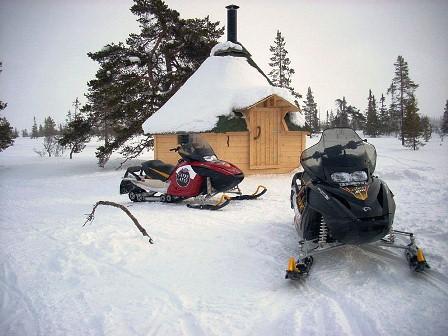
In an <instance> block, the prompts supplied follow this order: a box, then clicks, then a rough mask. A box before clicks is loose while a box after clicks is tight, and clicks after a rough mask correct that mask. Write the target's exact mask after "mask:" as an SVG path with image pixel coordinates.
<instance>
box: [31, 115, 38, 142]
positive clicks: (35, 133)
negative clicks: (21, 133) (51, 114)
mask: <svg viewBox="0 0 448 336" xmlns="http://www.w3.org/2000/svg"><path fill="white" fill-rule="evenodd" d="M33 120H34V121H33V126H32V127H31V139H35V138H37V137H39V129H38V128H37V123H36V117H34V119H33Z"/></svg>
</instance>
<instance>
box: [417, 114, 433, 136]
mask: <svg viewBox="0 0 448 336" xmlns="http://www.w3.org/2000/svg"><path fill="white" fill-rule="evenodd" d="M420 128H421V129H422V132H423V140H425V142H428V141H429V139H431V136H432V126H431V123H430V122H429V118H428V117H427V116H424V117H421V118H420Z"/></svg>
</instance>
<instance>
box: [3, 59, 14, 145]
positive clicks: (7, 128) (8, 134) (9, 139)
mask: <svg viewBox="0 0 448 336" xmlns="http://www.w3.org/2000/svg"><path fill="white" fill-rule="evenodd" d="M2 71H3V69H2V62H0V73H1V72H2ZM6 106H7V104H6V103H4V102H2V101H1V100H0V111H1V110H3V109H5V108H6ZM13 139H14V132H13V130H12V127H11V125H10V124H9V122H8V120H6V118H5V117H0V152H1V151H3V150H5V149H6V148H8V147H9V146H12V145H13V144H14V140H13Z"/></svg>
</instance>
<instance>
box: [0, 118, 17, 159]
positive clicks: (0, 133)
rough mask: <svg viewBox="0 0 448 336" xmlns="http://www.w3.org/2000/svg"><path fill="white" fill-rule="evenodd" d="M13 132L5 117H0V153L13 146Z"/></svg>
mask: <svg viewBox="0 0 448 336" xmlns="http://www.w3.org/2000/svg"><path fill="white" fill-rule="evenodd" d="M13 139H14V132H13V130H12V127H11V125H10V124H9V122H8V120H6V118H5V117H0V152H1V151H3V150H5V149H6V148H8V147H9V146H12V145H13V144H14V140H13Z"/></svg>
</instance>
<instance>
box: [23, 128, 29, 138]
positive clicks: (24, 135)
mask: <svg viewBox="0 0 448 336" xmlns="http://www.w3.org/2000/svg"><path fill="white" fill-rule="evenodd" d="M28 137H29V134H28V130H27V129H26V128H25V129H23V130H22V138H28Z"/></svg>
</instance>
